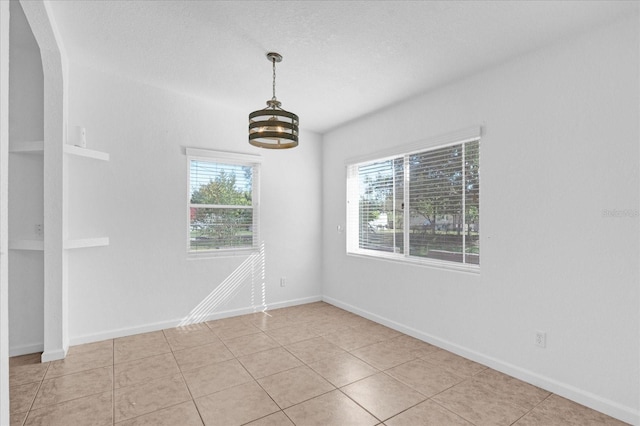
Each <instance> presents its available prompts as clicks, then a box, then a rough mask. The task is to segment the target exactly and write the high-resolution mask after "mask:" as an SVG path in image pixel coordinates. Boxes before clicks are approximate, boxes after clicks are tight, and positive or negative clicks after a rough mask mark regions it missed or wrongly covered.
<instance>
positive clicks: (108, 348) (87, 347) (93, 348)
mask: <svg viewBox="0 0 640 426" xmlns="http://www.w3.org/2000/svg"><path fill="white" fill-rule="evenodd" d="M85 352H94V353H95V352H111V353H112V354H113V339H108V340H100V341H98V342H92V343H84V344H82V345H75V346H71V347H69V351H68V352H67V356H70V355H79V354H82V353H85Z"/></svg>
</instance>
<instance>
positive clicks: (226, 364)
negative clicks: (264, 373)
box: [183, 359, 253, 398]
mask: <svg viewBox="0 0 640 426" xmlns="http://www.w3.org/2000/svg"><path fill="white" fill-rule="evenodd" d="M183 376H184V379H185V381H186V382H187V386H189V390H191V394H192V395H193V397H194V398H198V397H200V396H204V395H208V394H211V393H214V392H218V391H221V390H223V389H226V388H230V387H233V386H237V385H240V384H242V383H246V382H250V381H252V380H253V378H252V377H251V375H250V374H249V373H247V370H245V369H244V367H243V366H242V364H240V362H238V361H237V360H235V359H232V360H229V361H223V362H218V363H216V364H209V365H206V366H204V367H200V368H197V369H195V370H190V371H187V372H185V373H183Z"/></svg>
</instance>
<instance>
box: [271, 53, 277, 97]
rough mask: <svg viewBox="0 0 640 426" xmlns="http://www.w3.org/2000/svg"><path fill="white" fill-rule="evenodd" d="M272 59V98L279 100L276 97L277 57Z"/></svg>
mask: <svg viewBox="0 0 640 426" xmlns="http://www.w3.org/2000/svg"><path fill="white" fill-rule="evenodd" d="M271 61H272V63H273V97H272V98H271V100H272V101H277V99H276V58H272V59H271Z"/></svg>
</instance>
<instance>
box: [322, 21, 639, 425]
mask: <svg viewBox="0 0 640 426" xmlns="http://www.w3.org/2000/svg"><path fill="white" fill-rule="evenodd" d="M638 77H639V36H638V16H637V15H635V16H632V17H629V18H628V19H626V20H623V21H620V22H616V23H615V24H614V25H611V26H607V27H604V28H596V29H593V30H592V31H591V32H589V33H588V34H583V35H581V36H576V37H574V38H572V39H567V40H563V41H561V42H559V43H557V44H555V45H553V46H550V47H548V48H545V49H542V50H539V51H536V52H532V53H530V54H528V55H526V56H522V57H520V58H518V59H517V60H514V61H511V62H509V63H506V64H503V65H501V66H499V67H496V68H493V69H490V70H487V71H485V72H483V73H480V74H477V75H475V76H472V77H470V78H468V79H465V80H463V81H460V82H458V83H456V84H453V85H450V86H447V87H442V88H440V89H439V90H434V91H432V92H430V93H427V94H424V95H422V96H418V97H416V98H414V99H411V100H408V101H406V102H403V103H401V104H399V105H397V106H394V107H392V108H389V109H387V110H385V111H382V112H380V113H377V114H374V115H371V116H368V117H365V118H362V119H360V120H358V121H356V122H354V123H351V124H348V125H345V126H343V127H341V128H338V129H335V130H334V131H332V132H329V133H328V134H326V135H325V136H324V140H323V145H324V146H323V148H324V149H323V229H324V230H325V232H324V239H323V241H324V245H323V262H324V263H323V273H324V278H323V295H324V297H325V298H326V299H327V300H329V301H331V302H333V303H336V304H338V305H341V306H344V307H348V308H350V309H353V310H356V311H357V312H359V313H363V314H365V315H368V316H371V317H374V318H377V319H378V320H382V321H385V322H387V323H388V324H392V325H395V326H396V327H399V328H402V329H404V330H406V331H409V332H410V333H412V334H414V335H416V336H419V337H422V338H424V339H427V340H430V341H432V342H435V343H437V344H440V345H443V346H445V347H447V348H448V349H452V350H454V351H456V352H458V353H461V354H464V355H466V356H468V357H470V358H472V359H476V360H478V361H480V362H483V363H486V364H489V365H490V366H492V367H495V368H498V369H501V370H503V371H506V372H508V373H509V374H512V375H515V376H517V377H521V378H524V379H526V380H528V381H530V382H533V383H534V384H538V385H540V386H544V387H546V388H547V389H550V390H552V391H555V392H557V393H559V394H561V395H565V396H567V397H570V398H572V399H575V400H577V401H578V402H581V403H583V404H587V405H590V406H591V407H594V408H596V409H598V410H601V411H604V412H606V413H609V414H611V415H614V416H616V417H618V418H621V419H623V420H626V421H628V422H635V423H636V424H638V423H639V422H640V417H639V416H638V409H639V408H640V407H639V405H638V404H639V400H640V391H639V387H640V380H638V378H639V377H640V371H639V365H638V359H639V356H640V343H639V336H640V333H639V329H638V327H639V315H640V314H639V312H640V306H639V305H638V301H639V295H638V282H639V280H638V278H639V276H638V275H639V274H638V264H637V260H638V255H639V254H640V252H639V240H638V231H639V223H638V222H639V218H638V216H633V215H632V216H631V217H615V218H611V217H609V218H607V217H603V210H613V209H618V210H625V209H629V210H631V211H634V212H637V209H638V208H639V197H638V184H639V180H638V173H639V168H638V140H639V131H638V116H639V78H638ZM478 124H481V125H482V126H483V128H484V131H485V135H484V137H483V138H482V142H481V200H480V203H481V204H480V208H481V211H480V221H481V223H482V226H481V228H482V235H481V245H480V248H481V274H480V275H471V274H465V273H459V272H452V271H447V270H440V269H433V268H428V267H420V266H410V265H402V264H397V263H391V262H388V261H380V260H374V259H363V258H356V257H348V256H346V254H345V246H346V243H345V233H338V232H337V231H336V226H337V225H344V224H345V186H346V185H345V172H344V162H345V159H348V158H350V157H354V156H358V155H362V154H366V153H370V152H375V151H378V150H381V149H384V148H388V147H392V146H394V145H399V144H403V143H407V142H413V141H416V140H419V139H421V138H425V137H429V136H436V135H440V134H445V133H448V132H452V131H456V130H459V129H463V128H465V127H468V126H471V125H478ZM535 330H543V331H546V332H547V347H546V349H541V348H539V347H536V346H535V345H534V332H535Z"/></svg>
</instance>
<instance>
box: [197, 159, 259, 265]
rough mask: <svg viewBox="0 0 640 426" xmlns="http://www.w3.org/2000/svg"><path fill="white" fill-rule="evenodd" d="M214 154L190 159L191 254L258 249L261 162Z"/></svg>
mask: <svg viewBox="0 0 640 426" xmlns="http://www.w3.org/2000/svg"><path fill="white" fill-rule="evenodd" d="M211 155H214V157H212V158H206V157H194V156H190V157H189V158H188V161H189V203H188V208H189V209H188V210H189V230H188V235H189V239H188V241H189V243H188V249H189V251H190V252H191V253H199V252H209V253H213V252H225V253H228V252H230V251H237V250H240V251H244V250H253V249H257V247H258V230H259V229H258V228H259V226H258V225H259V220H258V184H259V164H257V163H254V162H250V161H243V160H242V159H237V158H225V156H224V155H221V158H215V154H211Z"/></svg>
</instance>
